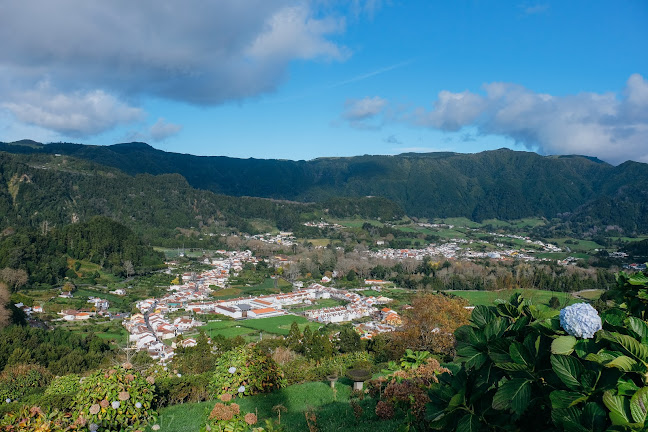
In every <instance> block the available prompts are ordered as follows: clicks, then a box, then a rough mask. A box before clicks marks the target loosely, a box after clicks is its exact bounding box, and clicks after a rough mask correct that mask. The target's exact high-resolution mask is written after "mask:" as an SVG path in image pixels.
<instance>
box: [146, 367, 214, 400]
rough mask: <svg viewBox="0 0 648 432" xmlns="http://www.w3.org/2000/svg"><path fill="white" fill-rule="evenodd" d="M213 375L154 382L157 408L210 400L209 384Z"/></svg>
mask: <svg viewBox="0 0 648 432" xmlns="http://www.w3.org/2000/svg"><path fill="white" fill-rule="evenodd" d="M212 375H213V373H212V372H205V373H202V374H199V375H182V376H181V377H178V376H176V375H172V376H168V377H165V378H158V380H157V381H156V383H155V384H156V393H157V401H158V402H157V403H158V404H157V406H158V407H164V406H167V405H175V404H179V403H185V402H200V401H204V400H207V399H209V398H210V396H211V395H210V391H209V383H210V381H211V378H212Z"/></svg>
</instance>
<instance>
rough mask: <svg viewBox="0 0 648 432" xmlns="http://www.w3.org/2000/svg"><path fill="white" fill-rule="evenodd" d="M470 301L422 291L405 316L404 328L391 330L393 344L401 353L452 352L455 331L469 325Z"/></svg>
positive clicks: (450, 353) (444, 353) (449, 353)
mask: <svg viewBox="0 0 648 432" xmlns="http://www.w3.org/2000/svg"><path fill="white" fill-rule="evenodd" d="M467 305H468V302H467V301H466V300H464V299H461V298H451V297H449V296H446V295H442V294H423V295H419V296H417V297H415V298H414V300H413V301H412V309H410V310H409V311H408V312H407V313H406V314H405V315H404V317H403V318H404V321H403V327H402V330H400V331H397V332H394V333H392V343H393V344H395V345H396V346H397V347H399V350H400V351H401V352H405V349H407V348H409V349H411V350H413V351H430V352H433V353H437V354H443V355H448V356H450V355H452V354H453V352H454V345H455V338H454V335H453V333H454V331H455V330H456V329H457V328H458V327H460V326H462V325H465V324H468V319H469V318H470V312H469V311H468V309H466V308H465V307H466V306H467Z"/></svg>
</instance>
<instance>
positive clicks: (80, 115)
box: [0, 0, 648, 163]
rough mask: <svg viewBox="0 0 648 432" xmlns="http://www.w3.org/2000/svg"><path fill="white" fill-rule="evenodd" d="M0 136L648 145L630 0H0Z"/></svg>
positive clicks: (180, 143) (265, 151)
mask: <svg viewBox="0 0 648 432" xmlns="http://www.w3.org/2000/svg"><path fill="white" fill-rule="evenodd" d="M0 9H2V10H3V13H2V14H0V38H2V40H3V41H8V42H7V44H6V46H5V45H3V47H2V48H0V140H2V141H13V140H18V139H22V138H31V139H35V140H38V141H42V142H52V141H71V142H81V143H87V144H99V145H103V144H113V143H117V142H126V141H133V140H138V141H146V142H148V143H150V144H151V145H153V146H154V147H156V148H160V149H163V150H167V151H174V152H182V153H192V154H198V155H226V156H234V157H242V158H247V157H256V158H282V159H312V158H315V157H320V156H352V155H359V154H398V153H402V152H409V151H415V152H428V151H456V152H477V151H482V150H487V149H495V148H500V147H509V148H513V149H516V150H530V151H537V152H539V153H542V154H587V155H591V156H598V157H600V158H601V159H603V160H606V161H609V162H611V163H620V162H623V161H625V160H628V159H631V160H637V161H642V162H648V55H646V46H648V25H647V24H648V3H646V2H644V1H623V2H609V1H608V2H602V1H569V2H564V1H556V2H505V1H497V2H496V1H489V2H486V1H452V2H446V1H443V2H442V1H429V0H428V1H404V0H403V1H396V0H393V1H386V0H385V1H380V0H366V1H361V0H352V1H348V0H347V1H342V0H339V1H336V0H312V1H306V0H303V1H295V0H273V1H267V0H221V1H214V2H211V3H210V4H208V5H205V4H204V3H203V2H199V1H197V0H190V1H186V2H173V1H160V0H158V1H152V0H142V1H139V2H131V1H126V0H115V1H111V2H87V1H85V0H61V1H60V2H56V4H55V5H53V4H52V2H48V1H47V0H25V1H24V2H11V1H9V0H0Z"/></svg>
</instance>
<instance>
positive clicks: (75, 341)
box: [0, 325, 114, 375]
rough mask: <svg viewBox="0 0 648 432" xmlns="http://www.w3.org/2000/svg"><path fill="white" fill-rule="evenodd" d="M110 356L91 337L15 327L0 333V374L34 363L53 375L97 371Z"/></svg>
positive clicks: (105, 346)
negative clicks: (8, 369) (7, 369)
mask: <svg viewBox="0 0 648 432" xmlns="http://www.w3.org/2000/svg"><path fill="white" fill-rule="evenodd" d="M113 356H114V350H113V349H112V348H111V347H110V346H109V345H108V343H106V342H105V341H104V339H101V338H100V337H99V336H97V335H95V334H92V333H88V334H83V335H81V334H77V333H72V332H69V331H66V330H62V329H54V330H44V329H39V328H34V327H29V326H18V325H12V326H9V327H7V328H5V329H3V330H0V370H2V369H4V368H5V366H7V365H16V364H32V363H34V364H39V365H41V366H43V367H46V368H47V369H49V370H50V372H52V373H53V374H55V375H63V374H67V373H80V372H85V371H88V370H92V369H96V368H98V367H99V366H100V365H102V364H105V363H106V362H109V361H110V359H111V358H113Z"/></svg>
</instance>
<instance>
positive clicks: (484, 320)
mask: <svg viewBox="0 0 648 432" xmlns="http://www.w3.org/2000/svg"><path fill="white" fill-rule="evenodd" d="M493 318H495V315H494V314H493V312H491V310H490V308H489V307H488V306H482V305H479V306H476V307H475V309H473V311H472V314H471V315H470V321H472V323H473V324H475V325H476V326H477V327H485V326H486V324H488V323H489V322H490V320H492V319H493Z"/></svg>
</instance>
